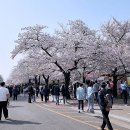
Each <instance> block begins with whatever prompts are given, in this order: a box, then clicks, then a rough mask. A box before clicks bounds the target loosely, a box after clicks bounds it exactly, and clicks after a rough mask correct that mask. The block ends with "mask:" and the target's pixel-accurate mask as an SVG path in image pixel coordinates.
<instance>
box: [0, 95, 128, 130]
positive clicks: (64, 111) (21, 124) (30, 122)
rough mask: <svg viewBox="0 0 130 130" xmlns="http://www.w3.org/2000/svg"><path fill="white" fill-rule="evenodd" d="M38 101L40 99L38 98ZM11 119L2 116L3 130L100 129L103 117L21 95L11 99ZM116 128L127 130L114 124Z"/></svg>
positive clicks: (1, 127)
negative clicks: (28, 101) (30, 101)
mask: <svg viewBox="0 0 130 130" xmlns="http://www.w3.org/2000/svg"><path fill="white" fill-rule="evenodd" d="M37 101H38V100H37ZM8 110H9V120H5V119H4V118H3V117H2V121H1V122H0V129H1V130H2V129H3V130H99V129H100V125H101V122H102V117H99V116H97V115H92V114H88V113H86V112H81V113H78V112H77V110H76V109H74V108H73V107H72V106H70V105H62V104H61V105H56V104H55V103H52V102H49V103H43V102H36V103H27V97H23V96H20V97H19V98H18V101H11V102H10V106H9V107H8ZM113 127H114V130H127V129H124V128H121V127H120V126H116V125H115V124H113Z"/></svg>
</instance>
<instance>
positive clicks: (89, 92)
mask: <svg viewBox="0 0 130 130" xmlns="http://www.w3.org/2000/svg"><path fill="white" fill-rule="evenodd" d="M87 99H88V108H87V112H90V113H94V91H93V82H92V81H90V83H89V85H88V87H87Z"/></svg>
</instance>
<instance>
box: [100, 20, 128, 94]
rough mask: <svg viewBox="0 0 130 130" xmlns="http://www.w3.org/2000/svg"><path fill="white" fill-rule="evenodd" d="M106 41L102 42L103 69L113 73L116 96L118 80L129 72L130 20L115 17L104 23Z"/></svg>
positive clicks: (103, 29) (103, 32) (103, 30)
mask: <svg viewBox="0 0 130 130" xmlns="http://www.w3.org/2000/svg"><path fill="white" fill-rule="evenodd" d="M101 31H102V34H103V39H104V42H103V44H102V51H104V52H103V53H104V55H102V63H103V64H102V66H101V67H102V69H103V66H105V70H107V71H109V72H111V73H112V76H113V82H114V88H113V89H114V96H117V80H118V78H119V77H121V76H124V74H126V73H129V71H128V70H129V69H130V68H129V64H130V51H129V50H130V22H129V21H124V22H120V21H117V20H116V19H115V18H113V19H112V20H111V21H109V22H107V23H106V24H104V25H102V28H101Z"/></svg>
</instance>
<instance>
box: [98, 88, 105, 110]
mask: <svg viewBox="0 0 130 130" xmlns="http://www.w3.org/2000/svg"><path fill="white" fill-rule="evenodd" d="M106 93H107V91H106V89H101V90H100V91H99V92H98V101H99V102H98V103H99V106H100V109H101V110H104V109H106V106H107V103H106V101H105V95H106Z"/></svg>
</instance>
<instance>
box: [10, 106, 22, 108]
mask: <svg viewBox="0 0 130 130" xmlns="http://www.w3.org/2000/svg"><path fill="white" fill-rule="evenodd" d="M15 107H24V106H12V105H9V106H8V108H15Z"/></svg>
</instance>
